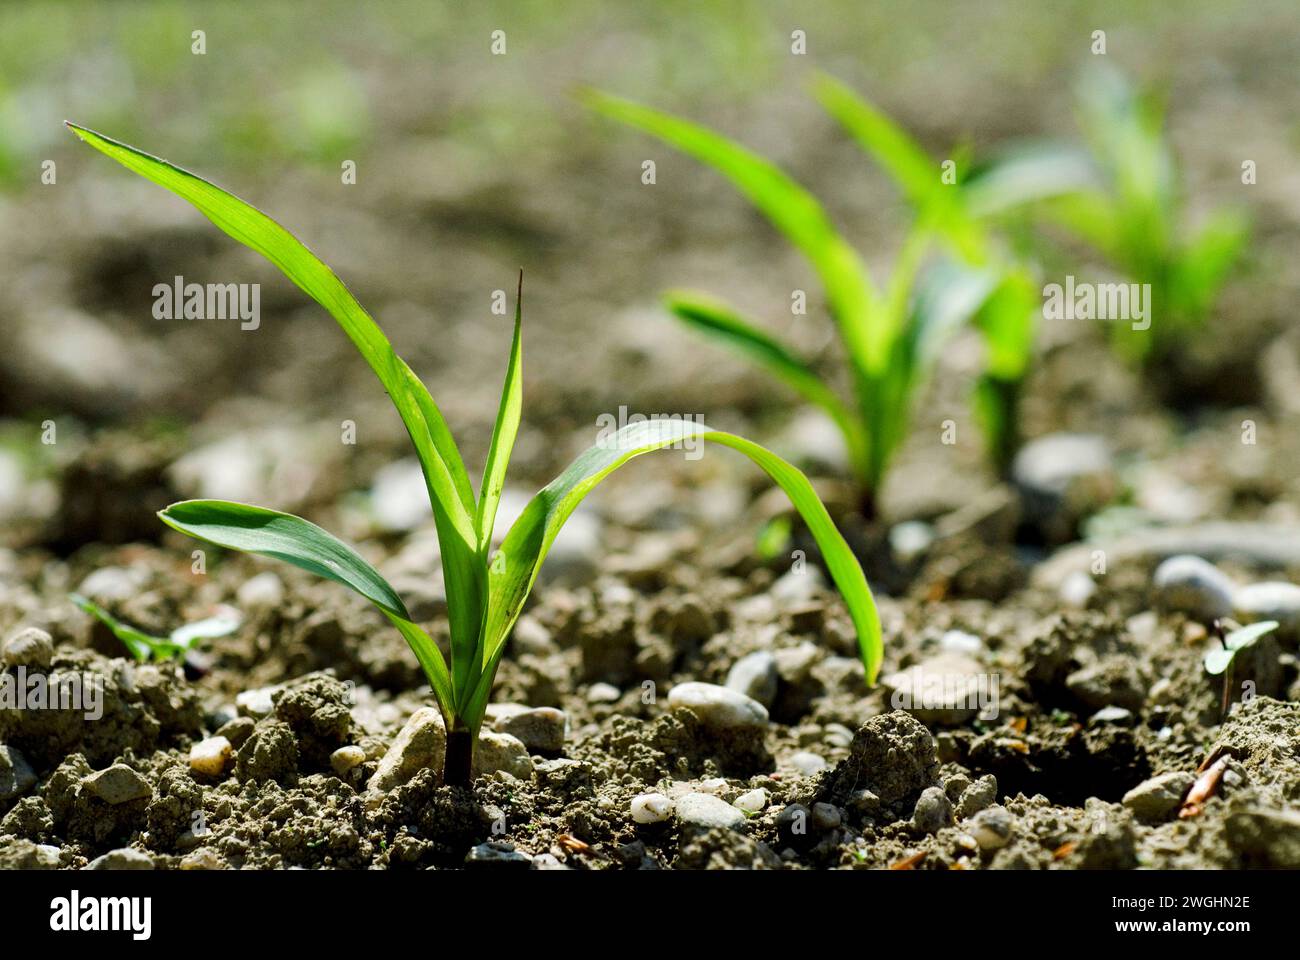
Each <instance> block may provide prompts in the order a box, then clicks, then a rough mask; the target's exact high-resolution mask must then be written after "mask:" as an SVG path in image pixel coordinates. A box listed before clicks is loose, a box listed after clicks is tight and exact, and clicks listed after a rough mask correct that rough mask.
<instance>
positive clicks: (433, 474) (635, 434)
mask: <svg viewBox="0 0 1300 960" xmlns="http://www.w3.org/2000/svg"><path fill="white" fill-rule="evenodd" d="M69 126H70V127H71V128H72V130H73V132H74V133H76V135H77V136H78V137H80V138H81V139H82V140H84V141H85V142H86V143H89V144H90V145H91V146H93V147H95V149H97V150H99V151H101V152H102V153H104V154H107V155H108V156H109V157H112V158H113V159H114V160H116V161H117V162H119V163H121V164H122V165H123V166H125V167H126V168H127V169H129V170H132V171H134V172H135V173H138V174H140V175H141V176H143V177H145V178H146V179H148V180H152V181H153V182H154V183H157V184H159V185H160V186H163V187H165V188H167V189H168V190H170V191H172V192H173V193H175V194H176V195H177V196H179V197H181V198H183V199H185V200H187V201H189V202H190V203H191V204H193V205H194V206H195V207H197V208H198V209H199V210H200V211H201V212H202V213H203V214H204V215H205V216H207V217H208V218H209V219H210V220H211V221H212V222H213V223H214V224H216V225H217V227H219V228H220V229H221V230H223V231H224V232H225V233H227V234H229V235H230V236H231V237H233V238H234V239H236V240H238V241H239V242H241V243H243V244H245V245H246V246H248V247H250V248H251V249H253V250H256V251H257V252H258V253H261V254H262V255H263V256H265V257H266V258H267V259H268V260H270V261H271V262H272V263H274V264H275V265H276V266H277V267H279V268H280V270H282V271H283V272H284V273H285V275H286V276H288V277H289V279H291V280H292V281H293V282H294V283H296V284H297V285H298V286H299V287H300V288H301V289H302V290H303V291H304V292H305V293H307V294H308V295H309V296H310V297H312V298H313V299H314V300H316V301H317V302H318V303H319V304H320V305H321V306H323V307H324V308H325V309H326V310H327V311H328V312H329V313H330V315H331V316H333V317H334V319H335V320H336V321H338V323H339V325H340V326H341V327H342V328H343V330H344V332H345V333H347V335H348V336H349V338H350V339H351V340H352V342H353V344H354V345H355V346H356V348H357V350H358V351H359V352H360V353H361V355H362V357H363V358H365V360H366V362H367V363H369V364H370V367H371V369H373V370H374V372H375V374H376V375H377V376H378V377H379V380H380V382H381V383H382V384H383V385H384V387H385V389H386V390H387V391H388V395H389V398H390V399H391V400H392V402H393V405H394V406H395V407H396V408H397V412H398V414H399V415H400V416H401V418H402V422H403V423H404V424H405V426H406V429H407V432H408V434H409V436H410V438H411V442H412V443H413V445H414V446H415V451H416V455H417V457H418V458H419V461H420V465H421V467H422V469H423V472H424V478H425V482H426V487H427V489H428V493H429V500H430V503H431V504H432V507H433V516H434V523H435V525H436V527H437V531H438V539H439V543H440V546H441V553H442V567H443V574H444V580H445V583H446V588H447V611H448V621H449V627H450V633H451V657H450V663H448V662H447V660H446V659H444V657H443V655H442V652H441V651H440V650H439V649H438V647H437V646H436V645H435V644H434V642H433V640H432V639H431V638H430V637H429V635H428V634H427V633H426V632H425V631H424V629H423V628H421V627H420V626H418V625H417V624H416V623H414V622H413V621H412V619H411V615H410V613H409V612H408V611H407V608H406V606H405V605H404V604H403V602H402V599H401V597H399V596H398V595H397V593H396V592H395V591H394V590H393V588H392V587H391V586H390V585H389V584H388V582H387V581H386V580H384V578H383V577H382V576H380V574H379V573H378V571H376V570H375V569H374V568H373V567H372V566H371V565H370V564H369V563H367V562H366V561H365V560H363V559H362V558H361V557H360V556H359V555H358V554H357V553H356V552H355V551H354V550H352V548H350V547H348V546H347V545H346V544H344V543H343V542H342V541H340V540H338V539H337V538H336V537H334V536H332V535H331V534H329V533H327V532H326V531H325V530H322V529H321V528H320V527H318V526H316V525H315V524H313V523H309V522H308V521H306V520H303V519H302V518H300V517H295V516H292V515H291V514H287V513H280V512H278V511H275V510H268V509H266V508H265V507H257V506H251V505H249V504H243V503H232V502H230V501H224V500H188V501H183V502H181V503H175V504H172V505H171V506H169V507H167V508H166V509H165V510H163V511H162V512H161V513H160V514H159V516H160V517H161V518H162V520H163V521H164V522H165V523H167V524H168V525H169V526H171V527H173V528H174V529H176V530H178V531H180V532H181V533H185V534H188V535H189V536H193V537H197V538H199V539H202V540H206V541H209V542H211V543H215V544H218V545H220V546H223V547H228V548H231V549H234V550H243V551H246V552H249V553H257V554H262V555H263V556H269V557H273V558H275V559H278V560H283V561H286V562H288V563H291V564H294V565H295V566H298V567H301V568H303V569H305V570H309V571H311V572H312V573H315V574H317V575H319V576H322V577H325V578H326V579H329V580H334V581H336V582H338V583H342V584H344V585H345V586H347V587H350V588H351V589H353V590H355V591H356V592H357V593H359V594H361V596H363V597H365V598H366V599H367V600H369V601H370V602H371V603H373V604H374V605H375V606H376V607H378V608H379V609H380V610H381V611H382V612H383V614H384V615H385V616H386V617H387V618H388V619H389V620H390V621H391V622H392V623H393V625H394V626H395V627H396V628H397V629H398V630H399V631H400V632H401V634H402V636H403V637H404V638H405V639H406V641H407V643H408V644H409V645H410V647H411V649H412V650H413V651H414V652H415V655H416V658H417V659H418V660H419V662H420V666H421V667H422V668H423V669H424V672H425V675H426V677H427V678H428V680H429V683H430V685H431V686H432V688H433V692H434V696H435V697H436V699H437V702H438V705H439V707H440V709H441V711H442V714H443V717H444V719H445V721H446V724H447V730H448V740H447V750H446V762H445V767H444V771H443V776H444V782H446V783H450V784H467V783H468V782H469V779H470V773H471V764H472V758H473V749H474V743H475V742H476V739H477V735H478V730H479V727H480V725H481V724H482V721H483V716H484V712H485V710H486V708H487V703H488V699H489V697H490V695H491V692H492V683H493V678H494V677H495V675H496V670H497V666H498V664H499V663H500V661H501V657H502V655H503V654H504V652H505V646H506V641H507V639H508V638H509V635H510V631H511V628H512V627H513V626H514V623H515V620H516V619H517V618H518V616H519V614H520V611H521V610H522V609H523V605H524V602H525V600H527V598H528V595H529V593H530V591H531V590H532V588H533V585H534V584H535V583H536V580H537V575H538V572H539V570H540V569H541V565H542V562H543V560H544V559H545V557H546V554H547V551H548V550H549V549H550V547H551V544H552V543H553V542H554V540H555V537H556V535H557V534H558V533H559V531H560V528H561V527H562V526H563V525H564V523H565V521H566V520H568V518H569V516H570V515H571V514H572V513H573V511H574V509H575V508H576V507H577V505H578V503H579V502H580V501H581V500H582V498H583V497H585V496H586V495H587V494H588V493H589V492H590V491H591V490H592V489H593V488H594V487H595V486H596V485H597V484H598V483H600V481H601V480H603V479H604V478H605V477H607V476H609V474H611V473H612V472H613V471H614V470H616V469H617V468H619V467H620V466H622V465H623V464H625V463H627V462H628V461H629V460H631V459H632V458H634V457H637V456H640V455H641V454H644V453H649V452H650V451H652V450H659V449H663V448H666V447H671V446H673V445H674V444H680V443H682V442H683V441H686V440H692V439H698V440H708V441H711V442H713V443H718V444H721V445H723V446H727V447H731V448H732V449H734V450H738V451H740V452H741V453H743V454H745V455H746V456H748V457H749V458H750V459H751V460H753V461H754V462H755V463H756V464H758V466H760V467H761V468H762V469H763V470H764V471H765V472H766V473H767V474H768V476H770V477H771V478H772V479H773V480H774V481H775V482H776V483H777V484H778V485H779V486H780V487H781V488H782V489H783V490H785V492H786V494H787V495H788V496H789V497H790V499H791V502H792V503H793V504H794V506H795V508H796V509H797V510H798V511H799V512H800V514H801V515H802V516H803V519H804V521H805V523H807V525H808V528H809V530H810V531H811V533H812V535H813V536H814V538H815V539H816V541H817V543H818V545H819V547H820V548H821V551H822V556H823V559H824V560H825V563H826V566H827V569H828V570H829V571H830V574H831V577H832V578H833V579H834V581H835V583H836V585H837V586H838V587H839V589H840V592H841V593H842V595H843V597H844V601H845V604H846V606H847V607H848V610H849V615H850V617H851V618H852V620H853V623H854V626H855V627H856V629H857V635H858V643H859V650H860V653H861V656H862V661H863V665H864V667H865V670H866V674H867V679H868V682H871V683H874V682H875V679H876V674H877V673H878V672H879V669H880V660H881V653H882V651H881V636H880V621H879V618H878V615H877V613H876V608H875V603H874V601H873V599H872V596H871V591H870V589H869V588H868V586H867V582H866V578H865V577H864V576H863V573H862V568H861V567H860V566H859V565H858V562H857V560H856V558H855V557H854V556H853V554H852V552H851V551H850V550H849V548H848V546H847V544H846V543H845V542H844V538H843V537H842V536H841V535H840V533H839V531H838V530H836V528H835V525H834V523H832V521H831V519H830V516H829V515H828V514H827V512H826V508H825V507H824V506H823V505H822V503H821V501H820V500H819V499H818V498H817V495H816V493H814V491H813V488H812V485H811V484H810V483H809V482H808V479H807V477H805V476H804V475H803V474H802V473H800V472H799V471H798V470H796V469H795V468H794V467H792V466H791V465H790V464H788V463H786V462H785V461H784V460H782V459H781V458H779V457H777V456H776V455H775V454H773V453H771V452H770V451H768V450H766V449H764V448H763V447H761V446H759V445H758V444H755V443H751V442H750V441H748V440H746V439H744V438H743V437H738V436H735V435H733V434H730V433H723V432H721V431H718V430H711V429H709V428H707V427H705V426H704V425H703V424H700V423H697V422H693V421H686V420H663V419H661V420H648V421H643V422H638V423H633V424H629V425H628V426H626V427H624V428H623V429H621V430H619V431H618V432H617V433H615V434H614V435H613V436H612V437H611V438H609V439H606V440H604V441H603V442H601V443H598V444H597V445H596V446H593V447H591V448H589V449H588V450H587V451H585V452H584V453H582V454H581V455H579V456H578V458H577V459H576V460H574V461H573V462H572V463H571V464H570V465H569V467H568V468H567V469H565V471H564V472H563V473H561V474H560V475H559V476H558V477H556V478H555V479H554V480H553V481H551V483H549V484H548V485H547V486H546V487H545V488H543V489H542V490H541V492H539V493H538V494H537V496H535V497H534V498H533V499H532V501H530V502H529V504H528V505H527V506H526V507H525V508H524V510H523V512H522V514H521V515H520V516H519V518H518V520H516V522H515V523H514V525H513V526H512V527H511V528H510V531H509V532H508V533H507V534H506V537H505V540H504V542H503V543H502V544H501V547H500V548H499V549H498V550H497V552H496V554H495V555H494V556H492V557H489V553H490V548H491V541H492V533H493V526H494V523H495V520H496V512H497V506H498V503H499V501H500V498H501V491H502V489H503V487H504V486H505V477H506V466H507V463H508V461H509V459H510V453H511V449H512V448H513V446H514V441H515V436H516V434H517V432H518V429H519V420H520V415H521V411H522V401H523V392H522V357H523V354H522V344H521V324H522V306H521V303H520V300H519V299H517V300H516V305H515V324H514V339H513V342H512V345H511V349H510V359H509V363H508V365H507V369H506V377H505V386H504V388H503V390H502V396H501V404H500V408H499V410H498V412H497V419H496V424H495V427H494V429H493V432H492V439H491V443H490V446H489V449H488V455H487V463H486V465H485V467H484V469H483V477H482V482H481V483H480V485H479V492H478V496H477V497H476V496H475V494H474V491H473V489H472V488H471V486H470V481H469V475H468V473H467V472H466V470H465V465H464V463H463V461H462V459H461V455H460V451H459V450H458V448H457V446H456V443H455V441H454V440H453V438H452V435H451V431H450V430H449V429H448V427H447V424H446V421H445V420H444V419H443V417H442V414H441V412H440V411H439V409H438V407H437V405H436V404H435V403H434V401H433V398H432V397H431V396H430V395H429V392H428V390H427V389H426V388H425V386H424V384H423V383H422V382H421V381H420V379H419V378H418V377H417V376H416V375H415V373H414V372H413V371H412V370H411V368H410V367H409V366H407V365H406V363H405V362H404V361H403V360H402V359H401V357H399V356H398V355H397V353H396V352H395V351H394V350H393V347H392V344H390V343H389V341H388V339H387V338H386V337H385V336H384V334H383V331H382V330H380V328H379V326H378V324H376V323H375V321H374V320H373V319H372V318H371V317H370V315H369V314H368V313H366V311H365V310H364V309H363V308H362V307H361V305H360V304H359V303H358V302H357V301H356V299H355V298H353V296H352V294H351V293H350V292H349V291H348V289H347V287H345V286H344V285H343V283H342V281H340V280H339V279H338V277H337V276H335V275H334V273H333V271H331V270H330V269H329V267H327V266H326V265H325V264H324V263H323V262H322V261H321V260H320V259H318V258H317V257H316V256H315V254H313V253H312V252H311V251H310V250H308V249H307V248H306V247H305V246H303V245H302V243H300V242H299V241H298V240H297V239H296V238H295V237H293V235H292V234H290V233H289V232H288V231H287V230H285V229H284V228H283V227H282V226H280V225H279V224H278V223H276V222H275V221H274V220H272V219H271V218H270V217H268V216H266V215H265V214H263V213H262V212H261V211H259V210H257V209H256V208H254V207H252V206H250V205H249V204H247V203H245V202H244V201H242V200H240V199H238V198H237V197H234V196H232V195H231V194H229V193H226V192H225V191H224V190H222V189H221V188H219V187H217V186H215V185H213V184H211V183H209V182H207V181H206V180H202V179H200V178H199V177H196V176H194V175H193V174H191V173H188V172H187V171H185V170H182V169H180V168H179V167H176V166H173V165H172V164H170V163H167V162H166V161H164V160H159V159H158V158H156V157H152V156H150V155H148V154H145V153H142V152H141V151H139V150H137V149H135V148H134V147H130V146H127V145H126V144H123V143H119V142H117V141H115V140H110V139H109V138H107V137H104V136H101V135H100V134H97V133H94V132H93V131H90V130H87V129H85V128H83V127H79V126H76V125H73V124H69ZM522 283H523V281H522V276H521V278H520V294H522Z"/></svg>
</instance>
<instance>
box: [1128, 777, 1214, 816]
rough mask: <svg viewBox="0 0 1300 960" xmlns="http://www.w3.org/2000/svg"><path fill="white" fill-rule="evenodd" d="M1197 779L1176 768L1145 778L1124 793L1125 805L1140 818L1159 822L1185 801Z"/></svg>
mask: <svg viewBox="0 0 1300 960" xmlns="http://www.w3.org/2000/svg"><path fill="white" fill-rule="evenodd" d="M1195 780H1196V777H1194V776H1193V775H1192V774H1190V773H1186V772H1185V771H1181V770H1175V771H1173V772H1172V773H1162V774H1161V775H1160V776H1158V777H1152V778H1151V779H1150V780H1144V781H1143V782H1142V783H1139V784H1138V785H1137V786H1136V787H1134V788H1133V789H1132V790H1130V791H1129V792H1128V793H1126V794H1124V799H1123V801H1122V802H1123V804H1124V806H1125V807H1126V808H1127V809H1129V810H1131V811H1133V815H1134V816H1135V817H1137V818H1138V819H1139V820H1145V821H1147V822H1158V821H1160V820H1165V819H1167V818H1168V817H1169V816H1170V815H1171V814H1172V813H1173V812H1174V811H1175V810H1177V809H1178V807H1179V805H1181V804H1182V802H1183V797H1184V796H1185V795H1186V794H1187V791H1188V790H1190V789H1191V786H1192V783H1193V782H1194V781H1195Z"/></svg>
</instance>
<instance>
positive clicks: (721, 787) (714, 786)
mask: <svg viewBox="0 0 1300 960" xmlns="http://www.w3.org/2000/svg"><path fill="white" fill-rule="evenodd" d="M695 789H696V790H698V791H699V792H700V793H715V794H716V793H723V792H725V791H726V789H727V781H726V780H724V779H723V778H722V777H714V778H713V779H711V780H701V781H700V785H699V786H698V787H696V788H695Z"/></svg>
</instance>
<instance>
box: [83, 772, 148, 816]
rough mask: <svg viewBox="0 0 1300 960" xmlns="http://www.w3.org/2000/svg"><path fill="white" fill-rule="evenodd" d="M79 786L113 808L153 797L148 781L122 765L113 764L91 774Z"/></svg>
mask: <svg viewBox="0 0 1300 960" xmlns="http://www.w3.org/2000/svg"><path fill="white" fill-rule="evenodd" d="M81 786H82V787H83V788H84V789H86V790H87V791H88V792H89V793H90V794H91V795H92V796H95V797H98V798H99V799H100V800H103V801H104V802H105V803H108V804H111V805H113V806H117V805H118V804H121V803H129V802H130V801H132V800H140V799H143V798H145V797H151V796H153V788H152V787H150V786H149V783H148V781H146V780H145V779H144V777H142V776H140V774H138V773H136V772H135V771H134V770H132V769H131V768H130V767H128V766H127V765H126V764H124V763H115V764H113V766H111V767H108V768H107V769H104V770H100V771H99V772H97V773H92V774H91V775H90V776H88V777H86V778H85V779H84V780H82V781H81Z"/></svg>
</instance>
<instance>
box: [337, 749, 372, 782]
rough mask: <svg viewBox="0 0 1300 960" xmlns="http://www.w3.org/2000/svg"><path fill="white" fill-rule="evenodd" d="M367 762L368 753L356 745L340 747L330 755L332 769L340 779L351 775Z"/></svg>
mask: <svg viewBox="0 0 1300 960" xmlns="http://www.w3.org/2000/svg"><path fill="white" fill-rule="evenodd" d="M365 762H366V751H365V750H363V749H362V748H361V747H359V746H357V745H356V744H348V745H347V746H346V747H339V748H338V749H337V750H335V751H334V752H333V753H331V754H330V769H331V770H333V771H334V772H335V773H336V774H338V775H339V776H340V777H343V776H346V775H347V774H349V773H351V772H352V771H353V770H355V769H356V768H357V767H359V766H361V764H363V763H365Z"/></svg>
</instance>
